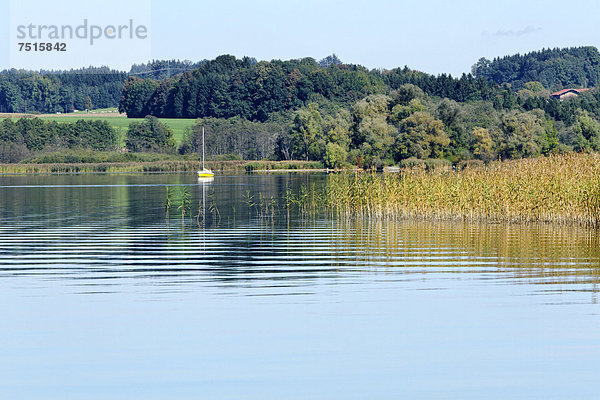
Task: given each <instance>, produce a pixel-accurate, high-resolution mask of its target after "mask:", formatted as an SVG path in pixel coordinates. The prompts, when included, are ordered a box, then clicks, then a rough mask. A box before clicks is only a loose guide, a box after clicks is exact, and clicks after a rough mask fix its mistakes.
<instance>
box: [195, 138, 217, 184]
mask: <svg viewBox="0 0 600 400" xmlns="http://www.w3.org/2000/svg"><path fill="white" fill-rule="evenodd" d="M214 177H215V174H214V172H212V171H211V170H210V169H207V168H205V167H204V127H202V170H200V171H198V178H214Z"/></svg>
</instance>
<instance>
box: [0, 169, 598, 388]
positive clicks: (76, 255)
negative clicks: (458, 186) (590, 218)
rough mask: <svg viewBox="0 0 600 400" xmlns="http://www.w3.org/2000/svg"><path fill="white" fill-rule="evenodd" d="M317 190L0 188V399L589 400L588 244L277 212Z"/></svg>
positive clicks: (103, 183)
mask: <svg viewBox="0 0 600 400" xmlns="http://www.w3.org/2000/svg"><path fill="white" fill-rule="evenodd" d="M327 179H328V178H327V175H324V174H323V175H321V174H288V175H217V176H216V178H215V179H214V181H212V182H199V181H198V180H197V179H196V177H195V176H194V175H193V174H146V175H143V174H139V175H128V174H114V175H102V174H99V175H52V176H50V175H47V176H2V177H0V221H1V224H0V301H1V304H2V308H1V311H0V316H1V321H2V324H1V328H0V360H1V361H0V398H2V399H111V400H112V399H127V400H132V399H278V398H281V399H395V398H407V399H482V398H485V399H506V398H511V399H518V398H527V399H565V398H577V399H595V398H597V397H598V391H599V389H600V383H599V381H598V371H597V366H598V364H597V363H598V359H600V340H599V338H600V305H599V304H598V291H599V282H600V234H599V233H597V232H596V231H592V230H587V229H582V228H575V227H558V226H549V225H530V226H522V225H501V224H495V225H494V224H463V223H450V222H427V221H368V220H347V219H338V218H336V217H333V216H327V215H322V214H319V213H316V214H311V215H308V214H303V213H299V211H298V210H297V208H295V207H294V205H293V204H291V205H290V207H289V208H288V207H287V204H289V201H288V200H286V199H288V194H287V193H300V192H301V191H302V190H303V189H302V188H303V187H308V188H311V189H313V190H319V188H321V187H322V186H323V185H324V184H325V183H326V180H327Z"/></svg>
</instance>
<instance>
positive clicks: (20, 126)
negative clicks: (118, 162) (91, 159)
mask: <svg viewBox="0 0 600 400" xmlns="http://www.w3.org/2000/svg"><path fill="white" fill-rule="evenodd" d="M117 147H118V136H117V133H116V132H115V130H114V129H113V128H112V127H111V126H110V125H109V124H108V123H107V122H106V121H99V120H95V121H86V120H78V121H76V122H74V123H57V122H53V121H44V120H42V119H40V118H19V119H10V118H7V119H4V120H2V121H1V122H0V162H18V161H21V160H22V159H24V158H26V157H27V156H29V155H30V154H33V153H37V152H41V151H52V150H62V149H91V150H99V151H106V150H115V149H117Z"/></svg>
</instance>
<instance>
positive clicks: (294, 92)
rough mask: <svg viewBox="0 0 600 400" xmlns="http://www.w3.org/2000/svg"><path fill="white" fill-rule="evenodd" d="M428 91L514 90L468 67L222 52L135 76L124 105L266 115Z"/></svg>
mask: <svg viewBox="0 0 600 400" xmlns="http://www.w3.org/2000/svg"><path fill="white" fill-rule="evenodd" d="M407 83H410V84H413V85H416V86H418V87H420V88H421V89H422V90H423V91H424V92H425V93H426V94H429V95H433V96H440V97H447V98H450V99H452V100H456V101H477V100H494V101H496V102H497V107H500V108H502V107H508V108H510V107H511V105H512V103H514V96H515V94H514V93H513V92H512V91H511V90H510V89H509V88H507V87H500V86H498V85H496V84H494V83H489V82H488V81H487V80H486V79H484V78H474V77H473V76H472V75H470V74H468V75H467V74H464V75H463V76H462V77H460V78H454V77H452V76H451V75H446V74H442V75H439V76H434V75H429V74H425V73H422V72H418V71H413V70H410V69H408V68H406V67H405V68H397V69H393V70H390V71H379V70H371V71H369V70H367V69H366V68H364V67H361V66H358V65H348V64H342V63H341V62H340V61H339V59H338V58H337V57H335V56H330V57H329V58H326V59H324V60H321V62H320V63H317V62H316V61H315V60H314V59H312V58H304V59H300V60H289V61H279V60H275V61H271V62H259V63H256V62H255V61H254V60H252V59H249V58H242V59H237V58H235V57H233V56H220V57H217V58H216V59H215V60H212V61H207V62H205V63H204V64H203V65H202V66H200V68H198V69H196V70H194V71H191V72H186V73H184V74H183V75H181V76H176V77H174V78H172V79H165V80H161V81H157V80H154V79H148V78H146V79H142V78H139V77H130V78H129V79H128V80H127V82H126V83H125V85H124V87H123V93H122V98H121V102H120V106H119V108H120V111H122V112H126V113H127V115H128V116H130V117H143V116H144V115H147V114H151V115H155V116H158V117H172V118H196V117H200V118H206V117H212V118H231V117H235V116H238V117H241V118H245V119H249V120H255V121H266V120H267V119H268V118H269V115H270V114H272V113H275V112H281V111H285V110H293V109H296V108H298V107H302V106H305V105H306V104H308V103H309V102H319V101H320V100H321V99H324V100H327V101H333V102H336V103H339V104H345V105H350V104H352V103H354V102H356V101H358V100H359V99H361V98H363V97H365V96H368V95H371V94H389V93H390V92H391V91H393V90H395V89H397V88H398V87H400V86H401V85H404V84H407Z"/></svg>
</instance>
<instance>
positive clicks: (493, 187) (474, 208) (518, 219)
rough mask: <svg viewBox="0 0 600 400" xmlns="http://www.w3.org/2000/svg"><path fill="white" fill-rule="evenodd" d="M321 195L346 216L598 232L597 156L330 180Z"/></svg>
mask: <svg viewBox="0 0 600 400" xmlns="http://www.w3.org/2000/svg"><path fill="white" fill-rule="evenodd" d="M325 192H326V196H325V197H326V205H327V208H328V209H329V210H331V211H333V212H335V213H337V214H341V215H346V216H353V217H357V216H358V217H370V218H426V219H433V220H466V221H487V222H508V223H559V224H579V225H585V226H594V227H600V155H599V154H567V155H555V156H550V157H542V158H536V159H524V160H515V161H505V162H496V163H492V164H490V165H489V166H488V167H487V168H467V169H464V170H462V171H453V170H448V169H446V170H437V171H436V170H434V171H431V172H427V171H425V170H424V169H422V168H415V169H410V170H403V171H402V172H401V173H399V174H373V173H355V174H338V175H335V176H332V177H331V179H330V180H329V182H328V184H327V188H326V191H325Z"/></svg>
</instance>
